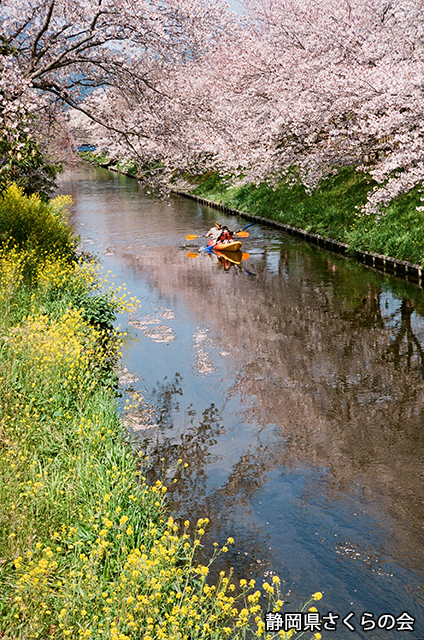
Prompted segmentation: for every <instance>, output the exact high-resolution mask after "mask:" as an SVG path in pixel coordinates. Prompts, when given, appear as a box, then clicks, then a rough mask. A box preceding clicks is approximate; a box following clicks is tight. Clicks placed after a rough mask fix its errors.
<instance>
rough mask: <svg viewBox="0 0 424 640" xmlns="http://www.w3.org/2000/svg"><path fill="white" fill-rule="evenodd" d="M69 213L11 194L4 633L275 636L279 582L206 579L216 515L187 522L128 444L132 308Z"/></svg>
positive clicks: (1, 249) (2, 336) (5, 277)
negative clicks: (82, 243)
mask: <svg viewBox="0 0 424 640" xmlns="http://www.w3.org/2000/svg"><path fill="white" fill-rule="evenodd" d="M67 204H69V202H68V201H67V200H66V198H59V199H57V200H55V201H53V202H51V203H49V204H46V203H42V202H41V201H40V200H39V199H38V198H37V197H32V198H26V197H24V196H23V195H22V193H21V192H20V191H19V190H18V189H17V188H15V187H13V186H12V187H11V188H9V189H8V191H7V192H6V193H5V194H4V197H3V198H2V199H0V285H1V288H0V406H1V417H0V478H1V484H0V572H1V583H0V637H1V638H2V639H3V640H12V639H13V640H18V639H22V640H28V639H29V638H40V639H42V640H47V639H48V638H52V639H53V638H54V639H62V638H71V639H72V640H74V639H77V638H95V639H105V638H106V639H110V640H130V639H131V640H132V639H134V640H135V639H137V640H139V639H143V640H161V639H167V638H169V639H171V638H172V640H179V639H180V640H183V639H187V640H188V639H193V640H194V639H201V638H202V639H205V640H206V639H208V640H212V639H216V640H217V639H221V638H242V637H245V635H246V633H247V630H248V629H251V630H252V632H253V634H254V635H256V636H258V637H268V638H271V637H276V635H275V634H273V633H271V634H265V632H264V624H263V608H264V609H265V610H268V609H272V608H275V610H277V609H279V608H280V607H281V606H282V602H281V601H280V600H279V580H278V578H275V579H274V582H273V584H267V583H265V584H264V585H261V587H262V589H261V590H259V589H257V588H256V586H255V584H254V582H253V581H251V582H250V583H249V584H247V583H246V581H242V582H241V584H238V585H234V584H232V583H231V579H230V577H229V576H225V575H224V574H221V576H220V578H219V581H218V583H216V584H208V573H209V563H208V562H204V561H203V562H201V561H200V560H199V556H198V551H199V548H200V547H201V538H202V535H203V533H204V526H205V525H206V524H207V521H206V520H201V521H199V522H198V523H197V526H196V527H195V533H194V534H193V535H192V536H191V537H190V535H189V534H188V531H189V523H188V522H186V523H181V525H178V524H177V523H175V522H174V521H173V519H172V517H169V514H168V513H167V511H166V505H165V500H166V487H165V486H164V485H163V484H162V483H161V482H160V481H158V482H157V483H156V484H155V485H154V486H149V485H148V483H147V482H146V479H145V476H144V473H145V471H146V468H147V465H148V460H146V459H145V458H144V457H143V456H142V455H136V454H135V453H134V452H133V451H132V450H131V448H130V447H129V446H128V444H127V443H126V441H125V438H124V437H123V433H122V427H121V424H120V420H119V417H118V414H117V410H116V402H115V391H114V386H115V374H114V366H115V364H116V361H117V359H118V357H119V349H120V345H121V343H122V338H123V337H122V336H121V335H120V334H119V333H117V332H116V331H115V330H114V328H113V324H112V322H113V318H114V313H115V312H116V311H117V310H118V309H124V308H125V307H126V305H128V304H130V305H131V304H134V301H131V300H129V301H128V302H127V300H126V297H125V296H120V294H119V293H117V292H114V291H112V290H111V289H108V288H107V284H105V283H102V282H101V279H100V277H99V273H98V270H97V268H96V265H95V264H94V263H93V262H90V261H83V260H82V259H81V258H78V256H77V239H76V238H75V237H74V236H73V234H72V232H71V231H70V229H69V227H68V226H67V225H66V222H65V218H64V210H65V207H66V205H67ZM181 463H182V464H183V462H182V461H181ZM232 542H233V541H232V540H231V539H229V540H228V541H227V543H226V544H232ZM226 549H227V547H226V546H225V545H224V546H223V547H221V548H219V547H217V554H220V553H225V552H226ZM320 597H321V594H319V593H318V594H315V599H319V598H320ZM275 601H276V602H275ZM309 604H310V603H307V605H306V606H309ZM291 635H293V633H292V632H288V633H287V634H284V633H283V634H282V637H290V636H291ZM279 637H280V636H279ZM316 637H317V638H318V637H319V634H316Z"/></svg>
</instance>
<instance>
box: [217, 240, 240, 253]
mask: <svg viewBox="0 0 424 640" xmlns="http://www.w3.org/2000/svg"><path fill="white" fill-rule="evenodd" d="M241 246H242V243H241V242H239V241H238V240H233V242H225V243H223V244H221V243H218V244H215V245H214V247H213V248H214V251H224V252H226V251H228V252H233V251H240V249H241Z"/></svg>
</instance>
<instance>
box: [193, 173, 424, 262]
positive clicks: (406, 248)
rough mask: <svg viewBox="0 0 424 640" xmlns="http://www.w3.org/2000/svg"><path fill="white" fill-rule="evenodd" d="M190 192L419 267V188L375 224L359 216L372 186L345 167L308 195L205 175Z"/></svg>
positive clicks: (423, 249) (423, 233)
mask: <svg viewBox="0 0 424 640" xmlns="http://www.w3.org/2000/svg"><path fill="white" fill-rule="evenodd" d="M196 181H197V186H196V187H195V188H193V189H192V190H191V192H192V193H193V194H196V195H199V196H202V197H204V198H207V199H209V200H215V201H216V202H221V203H222V204H225V205H227V206H229V207H233V208H235V209H239V210H241V211H246V213H251V214H256V215H259V216H263V217H266V218H271V219H272V220H276V221H278V222H282V223H284V224H289V225H291V226H294V227H298V228H300V229H305V230H306V231H308V232H309V233H318V234H320V235H323V236H325V237H330V238H333V239H334V240H339V241H341V242H346V243H348V244H350V245H351V246H352V250H355V249H360V250H366V251H372V252H376V253H381V254H385V255H387V256H392V257H394V258H398V259H400V260H409V261H410V262H413V263H416V264H421V265H424V213H423V212H420V211H417V210H416V207H417V206H419V205H422V202H421V200H420V195H421V193H420V190H419V189H420V187H416V188H415V189H413V190H412V191H411V192H410V193H409V194H406V195H404V196H402V197H400V198H398V199H397V200H395V201H393V202H392V203H391V204H390V205H389V206H388V207H387V208H386V209H385V210H384V215H383V216H382V217H381V218H380V220H377V216H376V215H372V216H360V215H358V213H359V211H360V209H361V207H362V206H363V205H364V204H365V201H366V197H367V192H368V191H370V190H371V189H372V187H373V186H374V184H375V183H374V182H373V181H372V180H371V179H370V177H369V176H367V175H364V174H363V173H359V172H357V171H356V170H355V169H354V168H344V169H341V170H340V171H339V173H338V174H337V175H335V176H333V177H330V178H328V179H326V180H324V181H322V183H321V184H320V185H319V187H318V188H317V189H316V190H315V191H314V192H313V193H312V194H308V193H307V192H306V190H305V188H304V187H303V186H302V185H300V184H295V185H294V186H292V187H291V186H289V185H288V184H286V183H285V182H282V183H280V184H279V185H277V187H276V188H274V189H273V188H271V187H269V186H268V185H267V184H265V183H263V184H260V185H259V186H255V185H253V184H247V185H245V186H235V187H231V186H230V187H229V186H228V182H229V178H228V176H226V177H225V178H221V177H219V176H218V175H216V174H215V175H213V174H206V175H205V176H202V177H200V178H197V180H196Z"/></svg>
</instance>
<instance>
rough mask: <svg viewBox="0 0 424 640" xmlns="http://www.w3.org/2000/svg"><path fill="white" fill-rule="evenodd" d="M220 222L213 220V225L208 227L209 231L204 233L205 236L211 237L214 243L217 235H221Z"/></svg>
mask: <svg viewBox="0 0 424 640" xmlns="http://www.w3.org/2000/svg"><path fill="white" fill-rule="evenodd" d="M221 231H222V224H221V223H220V222H215V224H214V226H213V227H211V228H210V229H209V231H208V232H207V233H206V234H205V236H206V238H212V240H213V242H214V243H215V242H216V241H217V239H218V238H219V236H220V235H221Z"/></svg>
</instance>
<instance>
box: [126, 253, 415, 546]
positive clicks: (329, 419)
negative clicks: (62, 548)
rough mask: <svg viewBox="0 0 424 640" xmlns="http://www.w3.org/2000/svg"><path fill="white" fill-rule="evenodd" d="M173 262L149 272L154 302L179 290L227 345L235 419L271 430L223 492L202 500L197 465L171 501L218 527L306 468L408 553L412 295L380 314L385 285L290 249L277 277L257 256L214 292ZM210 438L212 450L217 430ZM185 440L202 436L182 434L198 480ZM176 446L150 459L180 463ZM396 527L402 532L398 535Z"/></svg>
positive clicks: (194, 271)
mask: <svg viewBox="0 0 424 640" xmlns="http://www.w3.org/2000/svg"><path fill="white" fill-rule="evenodd" d="M146 259H148V258H146ZM172 260H173V265H172V269H170V267H169V261H168V262H167V268H166V270H164V269H162V267H161V265H160V263H159V261H158V263H157V265H156V266H155V264H153V263H152V262H151V261H150V262H149V269H150V274H151V278H152V281H153V283H154V285H155V287H156V288H157V289H158V290H159V292H160V293H161V294H167V293H169V294H173V293H174V292H175V291H176V290H177V289H178V291H179V295H180V296H181V297H184V296H186V297H187V300H188V302H189V304H190V309H192V312H193V313H195V314H196V317H197V321H199V320H200V321H202V322H208V323H209V326H211V330H214V331H216V332H217V333H221V334H222V335H225V336H226V340H227V341H228V342H229V343H230V344H232V346H233V348H232V357H233V359H234V362H235V363H237V375H236V376H235V378H234V383H233V385H232V387H231V388H230V389H229V395H230V396H232V397H239V398H240V402H241V404H240V409H239V411H238V415H237V420H238V421H241V422H244V423H246V424H252V425H255V428H256V429H258V431H260V429H261V428H264V427H266V426H267V425H270V424H272V425H275V434H276V435H275V441H274V442H273V443H272V444H266V443H263V442H261V440H260V438H259V436H258V439H257V440H255V441H254V442H253V443H251V444H250V447H249V448H247V449H246V450H245V451H243V452H242V454H241V455H240V456H239V457H238V459H237V460H234V461H233V465H232V468H231V470H229V473H228V478H227V480H226V482H225V486H223V487H222V488H220V489H217V490H216V492H215V493H214V494H213V495H210V496H209V497H208V498H207V501H205V500H204V498H202V487H203V486H204V483H203V480H202V479H204V478H205V474H207V473H208V471H207V469H206V471H205V467H204V466H203V467H202V471H201V473H200V476H199V477H200V480H201V481H200V482H199V481H198V478H196V480H195V481H190V482H189V483H187V484H185V485H181V486H183V487H184V488H183V490H182V493H184V494H185V491H186V490H190V491H193V494H192V495H191V497H188V495H187V494H185V497H182V500H183V501H184V500H185V504H186V505H187V506H189V505H190V501H192V504H196V505H197V506H199V505H200V506H199V509H200V510H202V509H203V505H205V504H206V505H209V506H210V507H211V508H213V509H214V510H215V511H216V513H217V514H218V513H219V516H217V517H219V519H220V522H221V523H222V522H223V523H224V525H225V523H226V522H230V521H231V514H232V513H234V512H235V510H237V508H238V507H240V510H241V511H242V509H243V508H246V506H247V507H249V505H250V504H251V503H252V501H254V499H255V496H256V495H257V494H258V493H260V492H261V491H262V489H263V487H264V485H265V483H266V481H267V476H268V474H269V473H270V472H271V471H272V470H273V469H277V468H286V469H290V468H292V469H296V468H297V467H298V466H299V465H300V466H304V465H307V466H312V467H314V468H318V469H326V470H327V471H328V476H327V483H326V487H327V490H328V491H329V492H330V493H331V499H332V500H333V501H337V500H338V499H339V498H340V497H342V496H343V495H344V493H345V492H346V491H349V490H350V488H351V487H352V486H356V485H359V486H361V487H362V490H363V491H364V492H365V494H366V495H367V497H368V499H369V500H371V501H376V503H378V504H379V506H380V508H383V509H385V510H387V512H388V513H390V514H391V515H392V516H393V517H394V522H397V523H398V525H399V536H403V538H402V540H403V541H404V540H406V539H407V540H408V544H409V545H410V549H416V546H417V540H418V539H419V537H420V533H419V532H420V530H421V526H422V520H423V518H424V512H423V509H422V506H419V505H422V504H423V503H424V493H423V487H422V486H421V485H420V484H417V482H416V478H417V474H418V473H421V472H420V471H419V470H420V469H421V465H422V461H421V457H420V455H421V454H420V452H421V451H422V450H424V435H423V431H422V423H423V419H424V393H423V392H424V382H423V369H422V347H421V346H420V336H419V335H418V334H417V332H416V331H414V329H413V326H412V323H411V318H412V313H413V311H414V309H415V311H416V312H419V313H422V309H423V307H422V302H420V301H419V296H420V295H421V294H419V293H418V292H417V294H416V295H415V294H414V295H415V297H414V298H412V297H409V298H407V297H404V298H403V302H402V299H401V300H400V302H397V299H396V297H394V296H392V298H391V303H390V304H391V305H392V307H393V312H392V313H389V312H388V311H387V309H385V307H384V300H385V299H387V295H388V293H387V292H388V285H387V284H385V285H384V287H383V280H382V278H381V277H380V276H379V275H378V274H375V273H373V272H371V271H364V269H362V268H361V267H358V266H357V265H356V266H355V265H352V264H351V263H349V262H346V261H344V260H343V259H337V258H331V260H330V262H329V258H328V255H327V254H325V253H321V252H318V251H315V250H313V249H311V248H310V247H303V248H302V249H299V247H298V246H296V245H293V244H292V243H291V242H290V243H288V244H287V245H285V246H284V248H283V249H282V251H281V253H280V256H279V263H277V266H278V269H273V272H272V273H270V272H269V271H268V268H267V256H266V255H265V254H264V255H263V256H259V255H258V256H256V257H255V262H254V269H255V272H257V274H258V275H257V278H255V279H244V278H243V279H240V278H236V277H234V278H232V280H231V285H232V286H231V287H230V288H228V287H226V288H225V291H221V289H220V287H217V286H216V278H217V277H219V274H218V275H217V274H216V271H215V270H210V269H207V268H205V266H204V265H205V263H204V262H203V261H200V260H198V261H197V262H194V261H192V262H191V263H190V278H188V277H187V271H186V270H187V261H186V260H184V257H183V256H181V257H179V256H173V258H172ZM139 264H140V266H141V267H142V266H143V257H141V258H140V261H139ZM273 264H274V265H275V264H276V261H273ZM223 277H228V276H223ZM394 286H395V284H394ZM211 289H213V290H214V291H215V295H214V297H213V298H211V299H210V300H209V303H208V306H207V309H205V305H204V291H205V290H211ZM406 289H407V287H406V285H405V293H406ZM383 293H384V295H383ZM397 298H398V299H399V298H400V295H399V296H397ZM397 318H398V319H399V320H398V322H396V319H397ZM405 341H406V345H407V346H406V348H403V347H401V345H404V344H405ZM397 345H399V348H398V346H397ZM408 345H409V346H408ZM412 347H413V349H414V354H415V357H412V356H411V348H412ZM208 419H209V416H207V420H208ZM192 428H193V427H190V429H192ZM211 429H212V432H213V437H212V439H211V442H215V441H216V439H217V438H218V437H219V433H220V432H219V430H215V428H214V426H213V425H212V427H211ZM193 433H196V434H197V437H199V436H200V434H202V433H203V434H206V435H208V434H210V433H211V431H210V428H209V427H208V426H207V425H205V424H204V423H203V422H202V424H200V425H199V426H198V427H197V426H196V427H195V431H194V432H193V431H191V432H189V433H188V436H187V437H188V442H187V447H188V450H189V451H191V453H190V456H192V457H193V465H194V469H196V472H197V469H199V464H200V462H201V463H202V465H204V464H206V465H207V464H208V462H209V460H210V459H211V458H210V457H209V455H210V454H209V453H208V451H207V447H208V445H207V444H206V445H205V444H202V445H201V446H200V444H199V443H197V444H196V446H194V445H195V443H194V441H193ZM167 437H168V434H164V438H167ZM201 437H202V438H203V435H202V436H201ZM195 439H196V436H195V437H194V440H195ZM176 440H177V439H176ZM176 440H172V441H171V440H168V441H165V439H164V440H163V443H164V446H163V447H162V445H161V452H160V453H157V456H156V457H160V456H161V455H163V453H162V452H163V451H165V450H166V447H168V446H169V447H170V449H171V450H172V447H175V446H176V447H177V450H176V453H175V455H174V458H175V457H176V456H178V455H180V453H181V451H182V448H181V446H180V444H179V443H178V445H176V444H175V441H176ZM196 447H199V448H198V449H197V448H196ZM181 457H184V456H182V455H181ZM320 491H322V488H321V489H320ZM243 505H244V506H243ZM196 508H197V507H196ZM405 517H408V518H409V533H405V532H404V531H403V528H402V527H403V524H402V523H403V522H404V520H405ZM228 518H229V519H228ZM240 526H241V528H242V525H240ZM402 545H404V543H403V542H402Z"/></svg>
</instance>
